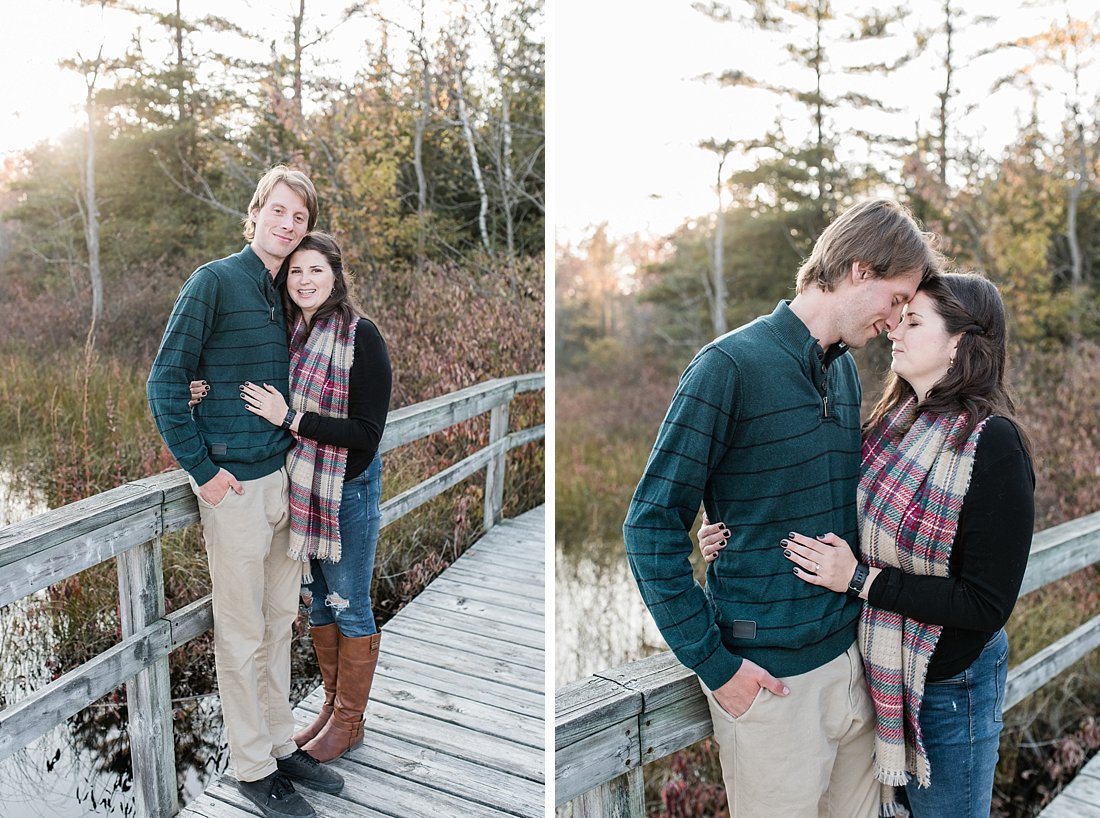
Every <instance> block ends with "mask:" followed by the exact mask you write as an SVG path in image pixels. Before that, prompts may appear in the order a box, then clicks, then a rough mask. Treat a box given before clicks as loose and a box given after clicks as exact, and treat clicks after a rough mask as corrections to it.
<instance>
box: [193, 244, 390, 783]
mask: <svg viewBox="0 0 1100 818" xmlns="http://www.w3.org/2000/svg"><path fill="white" fill-rule="evenodd" d="M279 280H281V281H283V282H284V284H283V301H284V305H285V308H286V317H287V318H286V320H287V334H288V336H289V344H290V394H291V403H292V404H293V407H288V406H287V403H286V401H285V400H284V399H283V396H282V395H281V394H280V393H279V391H278V390H277V389H275V388H274V387H271V386H268V385H267V384H264V385H263V386H260V385H257V384H253V383H245V384H243V385H242V386H241V397H242V398H243V399H244V402H245V404H246V407H245V408H246V409H248V411H250V412H252V413H253V414H256V415H259V416H261V417H263V418H264V419H265V420H267V421H268V422H270V423H272V424H274V425H276V426H282V427H284V428H288V429H289V430H290V431H291V432H292V433H293V434H294V436H295V437H296V438H297V443H296V445H295V447H294V448H293V449H292V450H291V451H290V453H289V454H288V455H287V473H288V475H289V477H290V519H291V524H290V528H291V530H290V555H291V556H292V557H294V558H296V559H299V560H302V561H303V574H302V600H303V602H304V603H305V605H306V607H307V608H308V610H309V622H310V635H311V637H312V640H313V649H314V652H315V653H316V655H317V664H318V665H319V666H320V668H321V678H322V681H323V684H324V688H325V700H324V704H323V705H322V706H321V712H320V713H319V714H318V716H317V718H316V719H314V721H313V723H312V724H310V725H309V726H308V727H306V728H305V729H304V730H301V731H299V732H298V733H296V734H295V735H294V741H295V743H296V744H297V745H298V746H299V747H302V748H303V749H304V750H305V751H306V752H307V753H309V754H310V755H311V756H313V757H314V758H315V759H317V760H318V761H331V760H332V759H334V758H338V757H339V756H341V755H343V754H344V753H345V752H347V751H348V750H350V749H351V748H352V747H355V746H357V745H359V744H361V743H362V741H363V711H364V710H365V708H366V705H367V701H368V699H369V697H370V689H371V683H372V681H373V679H374V669H375V665H376V664H377V662H378V645H379V641H380V640H381V637H382V634H381V633H380V632H379V630H378V628H377V626H376V625H375V621H374V615H373V612H372V611H371V600H370V586H371V576H372V575H373V572H374V558H375V551H376V547H377V544H378V530H379V522H380V514H379V499H380V496H381V490H382V489H381V482H382V481H381V469H382V463H381V458H380V457H379V456H378V442H379V440H380V439H381V437H382V431H383V429H384V427H385V424H386V415H387V413H388V411H389V401H390V386H391V371H390V360H389V354H388V352H387V350H386V344H385V341H383V339H382V336H381V335H380V334H379V332H378V328H377V327H376V326H375V325H374V323H373V322H371V321H370V320H368V319H367V318H364V317H362V313H361V311H360V310H359V309H358V307H357V305H356V304H355V302H354V300H353V298H352V297H351V295H350V293H349V292H348V283H347V275H346V273H345V271H344V266H343V259H342V256H341V253H340V248H339V246H338V245H337V244H336V241H335V240H334V239H333V238H332V237H331V236H329V235H327V234H325V233H318V232H315V233H309V234H308V235H306V237H305V238H303V239H302V242H301V244H299V245H298V249H296V250H295V251H294V252H293V253H292V254H291V255H290V256H289V257H288V258H287V260H286V261H285V262H284V264H283V269H282V270H281V271H280V276H279ZM195 387H196V384H192V388H193V390H194V389H195ZM205 393H206V392H205V390H202V391H200V392H199V393H198V395H197V396H198V397H201V396H202V395H205Z"/></svg>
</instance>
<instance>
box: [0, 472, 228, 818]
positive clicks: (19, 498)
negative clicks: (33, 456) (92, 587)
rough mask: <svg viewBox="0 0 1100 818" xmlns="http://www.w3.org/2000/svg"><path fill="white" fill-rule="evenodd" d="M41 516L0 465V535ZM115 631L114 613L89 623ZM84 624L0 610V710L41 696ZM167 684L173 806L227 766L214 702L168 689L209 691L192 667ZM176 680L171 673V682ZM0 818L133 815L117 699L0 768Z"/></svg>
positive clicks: (46, 598) (38, 605) (22, 606)
mask: <svg viewBox="0 0 1100 818" xmlns="http://www.w3.org/2000/svg"><path fill="white" fill-rule="evenodd" d="M46 508H47V506H46V502H45V500H44V499H43V498H41V497H40V496H37V495H35V494H34V493H33V492H29V491H26V490H24V489H23V488H22V487H21V486H20V485H19V481H18V480H16V479H14V477H13V475H12V472H11V471H10V470H7V469H5V468H4V467H3V466H0V526H6V525H10V524H12V523H14V522H19V521H20V520H24V519H27V518H28V517H31V516H33V515H34V514H38V513H41V512H43V511H45V510H46ZM92 616H93V618H94V619H95V620H96V621H97V622H103V621H107V622H116V621H117V613H116V612H115V611H114V610H111V611H105V612H98V613H93V614H92ZM90 624H91V623H88V622H72V621H70V620H69V619H68V618H67V615H66V614H65V613H64V612H63V611H61V610H60V609H59V607H58V606H57V605H56V604H55V603H54V600H53V599H52V598H51V596H50V594H49V593H48V592H47V591H45V590H44V591H39V592H38V593H36V594H33V595H32V596H30V597H27V598H25V599H22V600H19V601H18V602H16V603H13V604H12V605H8V606H6V607H4V608H0V707H4V706H7V705H9V704H14V703H17V702H19V701H20V700H22V699H23V698H25V697H26V696H27V695H29V694H30V693H32V692H33V691H35V690H37V689H40V688H42V687H44V686H45V685H46V684H48V683H49V682H50V681H52V680H53V679H54V678H56V677H57V675H58V673H59V672H60V671H61V670H62V668H61V667H60V666H59V658H58V657H59V654H61V653H62V652H63V651H62V650H61V647H60V646H61V645H63V644H64V643H65V641H66V639H68V640H69V641H70V642H71V640H72V638H73V637H72V634H74V633H75V634H78V635H79V634H80V633H83V632H85V629H87V628H88V627H89V625H90ZM183 673H184V674H186V675H187V677H188V678H186V679H185V680H181V679H180V678H175V677H174V678H173V695H178V698H176V699H173V710H174V716H175V724H174V732H175V744H176V748H177V775H178V780H179V784H180V786H181V788H182V791H183V792H182V795H181V803H186V802H187V801H190V800H192V799H194V798H195V797H197V796H198V795H199V794H200V793H201V792H202V790H203V787H204V785H205V783H206V781H208V780H209V779H210V778H211V777H212V776H213V775H214V774H215V773H216V772H220V771H222V770H223V769H224V768H225V766H226V763H227V761H228V758H227V754H226V751H225V748H224V738H223V729H222V724H221V709H220V704H219V701H218V698H217V696H216V695H214V694H210V693H205V692H200V693H199V694H198V695H186V694H184V695H179V694H177V692H176V691H177V690H181V689H186V691H187V693H191V692H192V691H208V690H212V689H213V687H214V685H213V679H212V678H209V673H205V674H204V672H203V669H202V668H201V663H191V664H189V666H188V667H187V668H184V669H183ZM179 675H180V674H179V673H177V674H175V676H176V677H178V676H179ZM0 815H2V816H3V818H85V817H86V816H106V817H109V818H116V817H117V816H133V815H135V807H134V796H133V780H132V776H131V774H130V749H129V740H128V736H127V733H126V706H125V701H124V697H123V696H122V692H121V691H115V692H114V693H112V694H109V695H108V696H106V697H105V698H104V699H102V700H100V701H98V702H95V703H94V704H92V705H91V706H90V707H87V708H85V709H84V710H82V711H81V712H79V713H77V714H76V715H74V716H73V717H71V718H70V719H68V720H67V721H66V722H64V723H62V724H60V725H58V726H57V727H55V728H53V729H52V730H50V731H49V732H48V733H47V734H46V735H44V736H42V737H41V738H39V739H37V740H36V741H34V742H32V743H31V744H30V745H28V746H27V747H26V748H24V749H23V750H21V751H19V752H17V753H15V754H14V755H12V756H11V757H9V758H7V759H5V760H4V761H0Z"/></svg>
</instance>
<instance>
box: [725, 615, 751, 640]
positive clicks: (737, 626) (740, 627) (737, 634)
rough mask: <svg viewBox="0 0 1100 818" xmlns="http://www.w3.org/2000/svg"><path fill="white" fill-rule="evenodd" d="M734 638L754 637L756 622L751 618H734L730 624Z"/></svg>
mask: <svg viewBox="0 0 1100 818" xmlns="http://www.w3.org/2000/svg"><path fill="white" fill-rule="evenodd" d="M730 632H731V633H732V634H733V638H734V639H755V638H756V623H755V622H753V621H752V620H751V619H735V620H733V624H732V625H731V626H730Z"/></svg>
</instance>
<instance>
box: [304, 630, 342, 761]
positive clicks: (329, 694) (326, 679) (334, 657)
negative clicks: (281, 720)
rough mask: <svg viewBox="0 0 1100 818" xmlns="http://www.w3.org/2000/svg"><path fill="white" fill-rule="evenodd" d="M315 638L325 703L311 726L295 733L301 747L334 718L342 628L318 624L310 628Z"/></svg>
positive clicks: (310, 632) (314, 644)
mask: <svg viewBox="0 0 1100 818" xmlns="http://www.w3.org/2000/svg"><path fill="white" fill-rule="evenodd" d="M309 635H310V637H311V638H312V639H313V652H314V653H315V654H316V655H317V665H318V667H320V668H321V683H322V684H323V685H324V686H325V703H324V704H322V705H321V712H320V713H318V714H317V718H315V719H314V720H313V723H312V724H310V725H309V727H304V728H302V729H301V730H299V731H298V732H297V733H295V734H294V743H295V744H297V745H298V746H299V747H301V746H302V745H303V744H305V743H306V742H308V741H312V740H313V738H314V736H316V735H317V734H318V733H320V732H321V728H322V727H324V726H325V724H327V723H328V720H329V719H330V718H332V703H333V701H334V700H335V699H336V672H337V667H338V666H339V656H340V629H339V628H338V627H337V625H336V623H335V622H333V623H332V624H331V625H318V626H317V627H316V628H310V629H309Z"/></svg>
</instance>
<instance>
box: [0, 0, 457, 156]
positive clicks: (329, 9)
mask: <svg viewBox="0 0 1100 818" xmlns="http://www.w3.org/2000/svg"><path fill="white" fill-rule="evenodd" d="M298 4H299V0H183V3H182V10H183V15H184V17H185V18H187V19H191V20H193V19H199V18H201V17H203V16H204V15H207V14H217V15H220V16H222V17H225V18H227V19H229V20H230V21H231V22H234V23H236V24H238V25H240V26H242V27H243V28H245V29H246V30H248V31H250V32H255V33H256V34H257V35H259V39H258V41H257V42H255V43H252V44H250V45H247V44H245V45H242V40H241V39H240V38H239V37H236V36H235V35H230V34H223V35H214V34H212V33H210V32H204V33H201V34H200V35H199V36H198V37H196V43H197V44H198V46H199V48H208V47H217V48H219V50H222V51H226V52H228V51H231V52H232V53H233V54H234V56H240V57H247V58H254V59H258V60H263V59H266V57H267V55H268V54H269V53H270V47H269V45H268V43H270V42H271V41H277V42H279V43H280V44H283V43H285V42H286V41H287V38H288V36H289V34H290V32H291V24H290V20H291V19H292V18H293V16H294V14H295V13H296V11H297V9H298ZM351 4H352V0H308V2H307V3H306V26H305V33H306V35H307V37H308V36H309V35H311V34H312V33H314V32H315V31H317V30H318V29H322V30H329V29H334V30H333V33H332V34H331V36H330V37H329V38H328V40H327V41H326V42H325V43H324V46H323V50H321V51H318V49H316V48H315V49H313V50H312V51H311V52H308V53H311V54H317V55H318V56H321V57H322V59H324V60H325V61H326V63H328V66H327V67H326V69H325V73H326V75H330V76H335V77H338V78H340V79H343V80H351V79H352V78H353V77H354V76H355V73H356V71H357V70H358V69H359V68H360V67H362V66H364V65H365V63H366V61H367V58H368V53H367V48H366V45H365V44H366V42H367V41H368V40H370V39H372V38H374V37H375V29H374V28H373V26H372V24H371V23H370V22H368V21H366V20H363V19H353V20H351V21H349V22H345V23H343V24H340V25H337V24H338V22H339V20H340V16H341V12H342V11H343V10H344V9H345V8H347V7H348V6H349V5H351ZM141 5H144V6H146V7H151V8H154V9H158V10H160V11H163V12H169V11H174V10H175V0H142V2H141ZM415 5H416V4H415V3H414V0H407V2H406V0H378V2H376V3H375V8H378V9H380V10H382V11H383V13H384V14H385V15H386V16H387V17H389V18H390V19H394V20H398V21H400V22H403V23H404V24H405V25H410V26H411V25H413V24H414V22H415V16H414V8H415ZM427 5H428V9H429V14H431V13H433V12H434V13H435V14H436V15H437V16H442V15H444V14H446V13H447V11H448V10H449V9H452V8H454V7H456V6H457V5H458V4H457V3H456V2H445V1H444V0H428V4H427ZM3 14H4V16H3V26H2V28H0V76H2V77H4V80H3V82H2V83H0V161H2V160H3V158H4V157H5V156H10V155H12V154H13V153H14V152H17V151H19V150H20V149H24V148H26V147H29V146H30V145H33V144H35V143H36V142H38V141H40V140H43V139H55V138H56V137H58V136H59V135H60V134H62V133H63V132H64V131H66V130H68V129H70V128H73V127H82V126H83V122H84V116H83V105H84V99H85V94H86V90H85V85H84V78H83V77H82V76H81V75H80V74H78V73H76V72H74V71H69V70H64V69H61V68H60V67H59V66H58V63H59V61H60V60H63V59H74V58H75V57H76V56H77V55H78V54H79V55H80V56H82V57H84V58H86V59H93V58H94V57H95V55H96V53H97V52H98V51H99V49H100V47H101V46H102V48H103V55H104V57H109V56H110V57H115V56H121V55H122V54H123V53H125V51H126V48H127V46H128V45H129V43H130V41H131V39H132V37H133V36H134V26H135V23H134V21H135V17H134V16H133V15H131V14H128V13H125V12H122V11H118V10H115V9H101V8H100V7H99V6H98V4H95V5H93V6H91V7H84V6H82V5H81V4H80V3H79V2H78V0H4V13H3ZM143 26H144V28H145V29H146V32H145V33H144V36H143V38H142V40H143V43H144V47H145V53H146V56H147V57H149V58H150V59H152V58H154V57H159V56H161V55H162V52H165V51H166V49H167V48H168V46H167V44H165V43H162V42H159V41H161V40H164V39H165V37H164V29H163V28H160V27H158V26H156V25H155V23H153V22H152V21H148V22H145V23H144V24H143ZM281 47H282V48H283V51H282V53H284V54H286V53H288V48H287V47H286V46H285V45H283V46H281ZM393 47H396V46H393ZM473 56H474V59H477V58H478V55H477V53H475V54H474V55H473Z"/></svg>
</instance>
